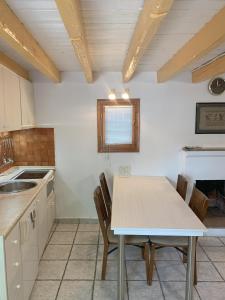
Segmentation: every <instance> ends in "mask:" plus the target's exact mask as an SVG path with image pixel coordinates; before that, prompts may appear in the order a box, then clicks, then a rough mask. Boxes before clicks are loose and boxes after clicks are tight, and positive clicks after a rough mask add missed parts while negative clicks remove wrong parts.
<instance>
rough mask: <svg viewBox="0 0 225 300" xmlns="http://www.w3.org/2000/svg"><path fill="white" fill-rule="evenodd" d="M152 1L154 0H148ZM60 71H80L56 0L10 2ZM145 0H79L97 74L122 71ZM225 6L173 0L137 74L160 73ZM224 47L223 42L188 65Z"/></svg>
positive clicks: (212, 0) (210, 0) (216, 1)
mask: <svg viewBox="0 0 225 300" xmlns="http://www.w3.org/2000/svg"><path fill="white" fill-rule="evenodd" d="M149 1H151V0H149ZM6 2H7V3H8V5H9V6H10V7H11V9H12V10H13V11H14V13H15V14H16V15H17V16H18V17H19V18H20V20H21V21H22V22H23V23H24V25H25V26H26V27H27V28H28V29H29V31H30V32H31V33H32V34H33V36H34V38H35V39H36V40H37V41H38V42H39V44H40V45H41V47H42V48H43V49H44V50H45V51H46V53H47V54H48V55H49V57H50V58H51V59H52V60H53V61H54V63H55V65H56V66H57V68H58V69H59V70H60V71H72V70H73V71H81V70H82V69H81V66H80V63H79V61H78V59H77V58H76V56H75V54H74V50H73V46H72V44H71V42H70V39H69V36H68V33H67V31H66V29H65V26H64V24H63V21H62V19H61V17H60V14H59V12H58V9H57V6H56V3H55V0H19V1H18V0H6ZM143 3H144V1H143V0H113V1H111V0H81V12H82V16H83V22H84V29H85V33H86V38H87V44H88V48H89V53H90V58H91V63H92V69H93V71H95V72H103V71H120V72H121V71H122V67H123V63H124V60H125V57H126V53H127V50H128V47H129V43H130V40H131V37H132V34H133V31H134V28H135V25H136V22H137V20H138V16H139V14H140V12H141V9H142V7H143ZM224 6H225V1H224V0H174V4H173V6H172V8H171V10H170V12H169V14H168V15H167V16H166V18H165V19H164V20H163V22H162V24H161V26H160V29H159V30H158V32H157V33H156V34H155V36H154V37H153V39H152V41H151V43H150V44H149V46H148V47H147V49H146V51H145V53H144V55H143V57H142V58H141V59H140V62H139V64H138V67H137V72H142V71H150V72H151V71H158V70H159V69H160V68H161V67H162V66H163V65H164V64H165V63H166V62H167V61H168V60H169V59H170V58H171V57H172V56H173V55H174V54H175V53H176V52H177V51H178V50H179V49H180V48H181V47H182V46H183V45H184V44H185V43H186V42H187V41H188V40H189V39H190V38H192V37H193V36H194V34H195V33H197V32H198V31H199V30H200V29H201V27H202V26H203V25H204V24H205V23H207V22H209V21H210V19H211V18H212V17H213V16H214V15H215V14H216V13H217V12H218V11H219V10H220V9H222V8H223V7H224ZM0 50H1V51H2V52H5V53H6V54H7V55H8V56H10V57H11V58H13V59H14V60H16V61H17V62H19V63H20V64H21V65H22V66H24V67H26V68H27V69H28V70H32V69H33V67H32V66H31V65H30V64H29V63H27V62H26V61H25V60H24V59H23V58H21V57H20V56H19V55H18V54H16V53H15V52H14V51H13V50H12V49H11V48H9V46H7V45H6V44H5V42H3V41H2V40H1V39H0ZM224 51H225V44H223V45H221V46H219V47H218V48H217V49H214V50H213V51H212V52H210V54H209V55H207V56H205V57H204V58H201V59H200V60H199V61H198V62H196V63H194V64H192V65H191V66H189V67H188V69H189V70H192V69H193V68H195V67H197V66H199V65H200V64H203V63H204V62H206V61H207V60H209V59H211V58H213V57H215V56H216V55H218V54H220V53H222V52H224Z"/></svg>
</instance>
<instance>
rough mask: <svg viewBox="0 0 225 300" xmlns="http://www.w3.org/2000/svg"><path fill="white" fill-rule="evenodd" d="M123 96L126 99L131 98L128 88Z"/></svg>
mask: <svg viewBox="0 0 225 300" xmlns="http://www.w3.org/2000/svg"><path fill="white" fill-rule="evenodd" d="M121 97H122V98H123V99H124V100H127V99H130V95H129V90H128V89H126V90H125V91H124V92H122V94H121Z"/></svg>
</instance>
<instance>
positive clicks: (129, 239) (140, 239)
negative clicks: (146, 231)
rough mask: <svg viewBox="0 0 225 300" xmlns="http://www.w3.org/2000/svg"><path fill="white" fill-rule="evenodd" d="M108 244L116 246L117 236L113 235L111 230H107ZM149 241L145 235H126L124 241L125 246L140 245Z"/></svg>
mask: <svg viewBox="0 0 225 300" xmlns="http://www.w3.org/2000/svg"><path fill="white" fill-rule="evenodd" d="M108 239H109V243H112V244H118V242H119V240H118V236H117V235H115V234H114V233H113V230H111V229H109V230H108ZM148 241H149V237H148V236H146V235H143V236H140V235H126V236H125V239H124V243H125V244H142V243H146V242H148Z"/></svg>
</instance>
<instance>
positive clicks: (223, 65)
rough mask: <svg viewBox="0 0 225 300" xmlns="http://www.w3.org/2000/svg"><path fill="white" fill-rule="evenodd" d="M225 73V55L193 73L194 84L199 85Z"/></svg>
mask: <svg viewBox="0 0 225 300" xmlns="http://www.w3.org/2000/svg"><path fill="white" fill-rule="evenodd" d="M223 73H225V54H224V55H223V56H219V57H216V58H215V59H213V60H211V61H210V62H209V63H207V64H204V65H202V66H200V67H199V68H196V69H195V70H193V71H192V82H193V83H197V82H201V81H205V80H208V79H211V78H213V77H215V76H217V75H221V74H223Z"/></svg>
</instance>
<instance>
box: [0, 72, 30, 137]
mask: <svg viewBox="0 0 225 300" xmlns="http://www.w3.org/2000/svg"><path fill="white" fill-rule="evenodd" d="M34 125H35V122H34V94H33V86H32V83H31V82H29V81H27V80H25V79H24V78H22V77H20V76H18V75H17V74H15V73H14V72H12V71H11V70H9V69H7V68H6V67H4V66H0V131H11V130H19V129H23V128H30V127H34Z"/></svg>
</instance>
